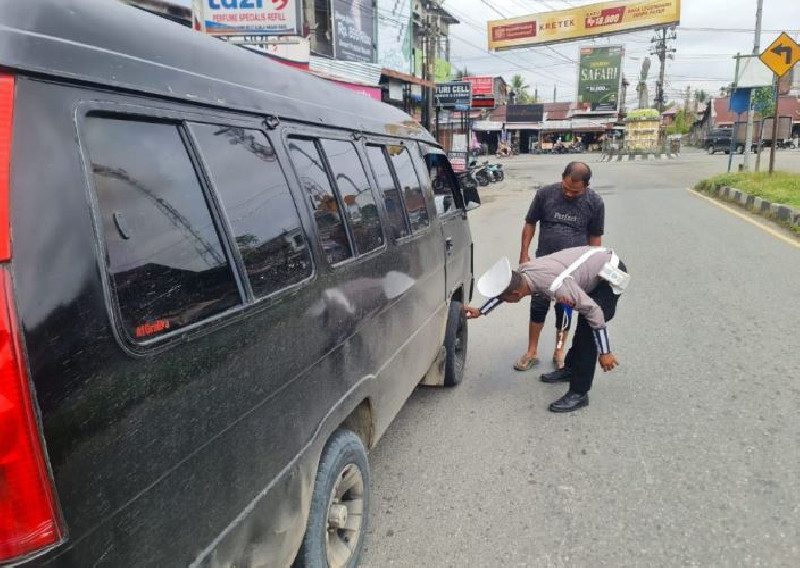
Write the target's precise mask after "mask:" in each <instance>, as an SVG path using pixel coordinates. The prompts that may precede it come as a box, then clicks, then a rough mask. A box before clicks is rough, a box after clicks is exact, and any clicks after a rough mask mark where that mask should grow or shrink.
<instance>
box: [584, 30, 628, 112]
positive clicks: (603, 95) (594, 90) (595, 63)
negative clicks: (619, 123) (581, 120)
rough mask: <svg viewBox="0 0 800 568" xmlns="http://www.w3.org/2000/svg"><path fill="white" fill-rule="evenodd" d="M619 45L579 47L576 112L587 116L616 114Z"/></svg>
mask: <svg viewBox="0 0 800 568" xmlns="http://www.w3.org/2000/svg"><path fill="white" fill-rule="evenodd" d="M624 53H625V50H624V48H623V47H622V46H620V45H606V46H602V47H595V46H592V47H582V48H581V56H580V61H579V63H578V108H579V109H581V110H584V111H591V112H617V111H618V110H619V89H620V82H621V81H622V56H623V54H624Z"/></svg>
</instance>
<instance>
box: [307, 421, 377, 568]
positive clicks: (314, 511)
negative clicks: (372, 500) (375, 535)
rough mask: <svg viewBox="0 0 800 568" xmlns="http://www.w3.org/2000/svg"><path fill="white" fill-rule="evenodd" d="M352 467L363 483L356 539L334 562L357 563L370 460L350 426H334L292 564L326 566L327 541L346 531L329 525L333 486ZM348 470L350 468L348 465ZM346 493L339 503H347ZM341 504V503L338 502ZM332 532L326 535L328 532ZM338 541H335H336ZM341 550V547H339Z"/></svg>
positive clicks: (364, 521)
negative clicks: (335, 427) (344, 428)
mask: <svg viewBox="0 0 800 568" xmlns="http://www.w3.org/2000/svg"><path fill="white" fill-rule="evenodd" d="M351 467H355V468H356V469H357V470H358V472H359V473H360V474H361V478H362V480H363V483H362V485H363V487H362V491H361V493H360V499H361V502H360V504H359V508H360V509H361V511H362V515H361V524H360V527H359V530H358V532H357V538H358V542H357V543H356V546H355V548H353V549H352V550H351V551H348V552H349V557H348V558H347V559H346V561H345V562H344V563H336V562H334V563H333V565H334V566H343V567H344V568H355V567H356V566H358V561H359V558H360V557H361V551H362V550H363V548H364V539H365V538H366V535H367V525H368V520H369V489H370V487H369V463H368V461H367V453H366V451H365V450H364V444H363V443H362V442H361V439H360V438H359V437H358V436H357V435H356V434H355V433H353V432H351V431H350V430H337V431H336V432H334V433H333V435H332V436H331V437H330V439H329V440H328V443H327V444H325V449H323V450H322V457H321V458H320V460H319V468H318V469H317V476H316V479H315V480H314V492H313V493H312V495H311V510H310V511H309V514H308V524H307V525H306V534H305V536H304V537H303V544H302V545H301V546H300V550H299V552H298V554H297V561H296V562H295V566H302V567H305V568H328V567H329V566H330V565H331V563H329V562H328V542H329V540H332V539H339V540H341V539H342V538H344V536H347V535H348V534H350V533H349V531H347V530H344V529H342V530H340V529H337V528H334V527H331V525H330V522H329V516H330V510H331V506H332V505H336V503H334V501H335V500H336V492H335V489H336V488H337V487H338V484H340V483H342V482H344V480H345V478H343V477H342V475H343V474H344V473H345V471H346V470H349V468H351ZM349 471H353V470H352V469H350V470H349ZM346 495H347V494H345V495H344V496H343V497H342V499H341V503H348V502H350V501H347V499H345V496H346ZM339 506H340V507H341V506H342V505H341V504H339ZM329 532H330V534H331V537H330V538H329V536H328V534H329ZM337 542H338V541H337ZM340 550H341V548H340Z"/></svg>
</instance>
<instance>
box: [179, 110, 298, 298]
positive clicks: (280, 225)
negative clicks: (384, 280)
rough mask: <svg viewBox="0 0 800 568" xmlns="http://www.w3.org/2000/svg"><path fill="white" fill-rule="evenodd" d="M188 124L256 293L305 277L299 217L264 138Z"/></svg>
mask: <svg viewBox="0 0 800 568" xmlns="http://www.w3.org/2000/svg"><path fill="white" fill-rule="evenodd" d="M191 128H192V132H193V133H194V135H195V138H196V140H197V143H198V145H199V146H200V150H201V153H202V155H203V161H204V162H205V163H206V165H207V167H208V173H209V175H210V176H211V180H212V182H213V184H214V187H215V188H216V190H217V193H218V194H219V198H220V201H221V202H222V206H223V209H224V210H225V212H226V213H227V216H228V220H229V221H230V224H231V229H232V230H233V237H234V239H235V240H236V246H237V247H238V249H239V253H240V254H241V255H242V260H243V262H244V265H245V269H246V270H247V277H248V279H249V280H250V285H251V286H252V288H253V293H254V294H255V295H256V297H262V296H267V295H269V294H272V293H274V292H276V291H278V290H280V289H282V288H286V287H287V286H291V285H292V284H297V283H298V282H301V281H302V280H305V279H306V278H308V277H309V276H311V272H312V263H311V253H310V251H309V248H308V245H307V242H306V238H305V235H304V234H303V229H302V227H301V226H300V216H299V214H298V212H297V207H296V206H295V203H294V200H293V199H292V194H291V193H290V192H289V185H288V182H287V181H286V177H285V176H284V174H283V171H282V170H281V167H280V164H279V163H278V159H277V156H276V155H275V150H274V149H273V147H272V144H271V143H270V141H269V139H268V138H267V137H266V136H265V135H264V134H263V133H261V132H260V131H258V130H245V129H243V128H236V127H232V126H215V125H206V124H193V125H192V126H191Z"/></svg>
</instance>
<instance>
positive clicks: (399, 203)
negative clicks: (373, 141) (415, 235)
mask: <svg viewBox="0 0 800 568" xmlns="http://www.w3.org/2000/svg"><path fill="white" fill-rule="evenodd" d="M367 157H368V158H369V163H370V165H371V166H372V171H373V172H375V177H376V179H377V180H378V190H379V191H380V192H381V195H382V196H383V202H384V204H385V206H386V214H387V216H388V217H389V230H390V231H391V235H392V237H394V239H401V238H403V237H407V236H408V235H410V234H411V231H410V230H409V228H408V221H407V220H406V214H405V212H404V210H403V200H402V198H401V197H400V191H398V189H397V186H396V185H395V182H394V177H392V170H391V169H389V163H388V162H387V161H386V154H385V153H384V148H383V146H372V145H370V146H367Z"/></svg>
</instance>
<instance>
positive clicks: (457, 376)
mask: <svg viewBox="0 0 800 568" xmlns="http://www.w3.org/2000/svg"><path fill="white" fill-rule="evenodd" d="M461 306H462V304H461V302H458V301H456V300H453V301H451V302H450V311H449V312H448V314H447V329H446V330H445V334H444V349H445V352H446V353H447V357H446V358H445V360H444V386H446V387H454V386H456V385H458V384H460V383H461V381H462V380H463V379H464V366H465V364H466V362H467V345H468V339H469V333H468V327H467V316H466V315H465V314H464V312H463V311H461Z"/></svg>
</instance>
